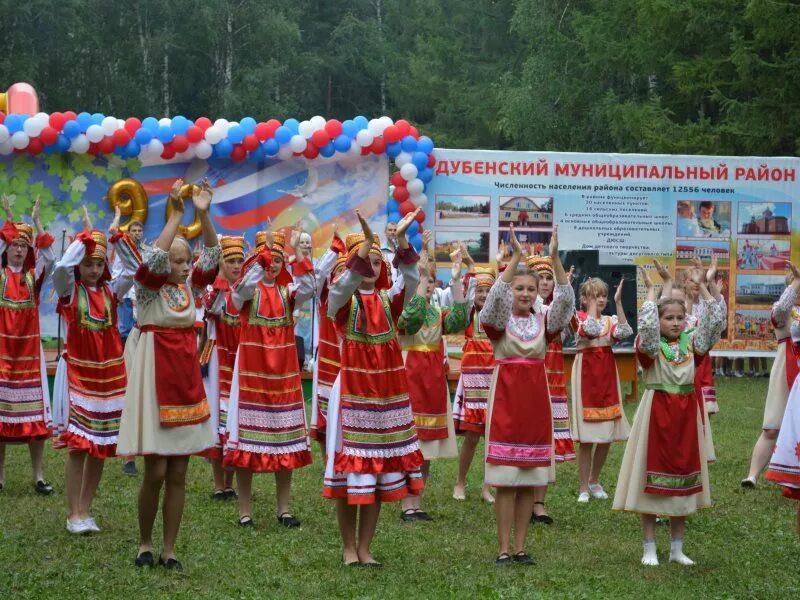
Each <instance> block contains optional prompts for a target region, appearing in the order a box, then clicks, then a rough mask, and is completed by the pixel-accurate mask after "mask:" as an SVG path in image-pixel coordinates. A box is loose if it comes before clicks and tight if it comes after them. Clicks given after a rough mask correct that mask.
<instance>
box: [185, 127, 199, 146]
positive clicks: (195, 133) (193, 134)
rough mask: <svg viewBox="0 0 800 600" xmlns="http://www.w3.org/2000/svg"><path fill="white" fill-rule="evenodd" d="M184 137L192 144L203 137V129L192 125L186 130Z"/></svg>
mask: <svg viewBox="0 0 800 600" xmlns="http://www.w3.org/2000/svg"><path fill="white" fill-rule="evenodd" d="M186 139H187V140H189V141H190V142H191V143H193V144H197V143H199V142H200V141H201V140H202V139H203V130H202V129H200V128H199V127H198V126H197V125H192V126H191V127H189V129H187V130H186Z"/></svg>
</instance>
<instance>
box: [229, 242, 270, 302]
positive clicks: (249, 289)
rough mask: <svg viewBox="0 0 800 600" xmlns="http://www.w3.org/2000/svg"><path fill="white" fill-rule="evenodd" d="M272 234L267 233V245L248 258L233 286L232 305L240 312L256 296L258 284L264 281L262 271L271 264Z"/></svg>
mask: <svg viewBox="0 0 800 600" xmlns="http://www.w3.org/2000/svg"><path fill="white" fill-rule="evenodd" d="M270 248H272V234H271V233H269V232H267V244H266V246H265V247H264V249H263V250H262V251H261V252H259V253H258V254H256V255H255V256H251V257H250V258H248V259H247V260H246V261H245V263H244V265H243V266H242V274H241V275H240V276H239V279H238V280H237V281H236V283H234V284H233V293H232V297H233V305H234V306H235V307H236V309H237V310H241V309H242V306H244V304H245V302H247V301H249V300H252V299H253V296H255V294H256V286H258V282H259V281H261V280H262V279H264V271H266V269H267V268H268V266H269V265H270V264H271V263H272V251H271V250H270Z"/></svg>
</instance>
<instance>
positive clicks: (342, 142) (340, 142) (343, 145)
mask: <svg viewBox="0 0 800 600" xmlns="http://www.w3.org/2000/svg"><path fill="white" fill-rule="evenodd" d="M352 145H353V141H352V139H350V138H349V137H348V136H347V135H346V134H344V133H343V134H341V135H338V136H336V139H335V140H333V147H334V148H336V150H337V152H347V151H348V150H350V146H352Z"/></svg>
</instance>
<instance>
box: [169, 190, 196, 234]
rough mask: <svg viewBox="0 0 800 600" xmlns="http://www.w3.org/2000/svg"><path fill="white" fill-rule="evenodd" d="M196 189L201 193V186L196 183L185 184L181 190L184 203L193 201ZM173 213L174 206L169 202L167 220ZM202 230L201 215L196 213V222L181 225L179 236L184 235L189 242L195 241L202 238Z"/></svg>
mask: <svg viewBox="0 0 800 600" xmlns="http://www.w3.org/2000/svg"><path fill="white" fill-rule="evenodd" d="M195 189H196V190H197V191H198V192H199V191H200V186H199V185H197V184H194V183H187V184H184V186H183V187H182V188H181V199H182V200H184V201H186V200H191V199H192V195H193V194H194V191H195ZM172 211H173V208H172V205H171V204H170V203H169V202H167V204H166V216H165V219H167V220H168V219H169V217H170V215H172ZM202 230H203V226H202V225H201V224H200V215H198V214H197V213H195V215H194V221H192V222H191V224H189V225H181V226H180V227H178V235H182V236H183V237H185V238H186V239H187V240H193V239H195V238H196V237H199V236H200V233H202Z"/></svg>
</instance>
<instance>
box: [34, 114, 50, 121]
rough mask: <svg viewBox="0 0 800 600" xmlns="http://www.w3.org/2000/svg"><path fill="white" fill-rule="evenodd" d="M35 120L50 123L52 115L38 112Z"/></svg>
mask: <svg viewBox="0 0 800 600" xmlns="http://www.w3.org/2000/svg"><path fill="white" fill-rule="evenodd" d="M33 118H34V119H36V120H37V121H44V122H45V123H50V115H48V114H47V113H46V112H38V113H36V114H35V115H33Z"/></svg>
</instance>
